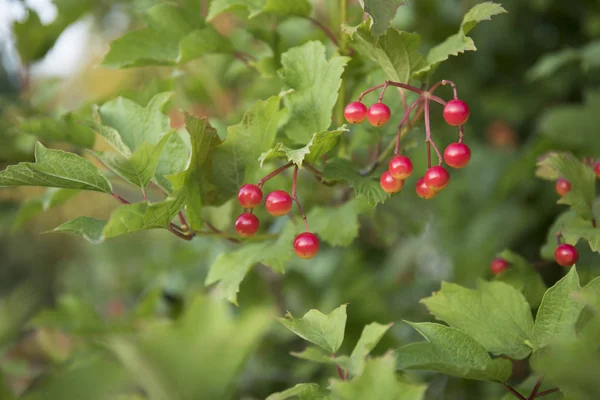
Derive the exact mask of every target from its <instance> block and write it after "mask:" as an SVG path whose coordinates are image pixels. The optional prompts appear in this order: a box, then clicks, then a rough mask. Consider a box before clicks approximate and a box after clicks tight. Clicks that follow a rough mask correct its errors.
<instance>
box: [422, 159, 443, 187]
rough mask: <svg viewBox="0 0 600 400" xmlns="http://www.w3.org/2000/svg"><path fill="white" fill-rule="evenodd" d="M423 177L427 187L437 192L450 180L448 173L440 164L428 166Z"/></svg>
mask: <svg viewBox="0 0 600 400" xmlns="http://www.w3.org/2000/svg"><path fill="white" fill-rule="evenodd" d="M423 178H425V183H426V184H427V186H428V187H430V188H432V189H433V190H435V191H438V192H439V191H440V190H442V189H444V188H445V187H446V186H448V182H450V174H449V173H448V171H447V170H446V168H444V167H442V166H441V165H436V166H433V167H431V168H429V169H428V170H427V172H425V176H424V177H423Z"/></svg>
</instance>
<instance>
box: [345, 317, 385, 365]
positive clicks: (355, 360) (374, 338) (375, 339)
mask: <svg viewBox="0 0 600 400" xmlns="http://www.w3.org/2000/svg"><path fill="white" fill-rule="evenodd" d="M392 325H393V324H387V325H382V324H378V323H377V322H373V323H370V324H369V325H366V326H365V327H364V328H363V331H362V333H361V334H360V338H359V339H358V342H357V343H356V346H354V350H352V354H350V365H351V367H350V368H349V372H350V373H351V374H353V375H360V374H362V372H363V370H364V367H365V360H366V357H367V356H368V355H369V353H371V351H372V350H373V349H374V348H375V346H377V344H378V343H379V341H380V340H381V338H382V337H383V335H385V333H386V332H387V331H388V330H389V329H390V328H391V327H392Z"/></svg>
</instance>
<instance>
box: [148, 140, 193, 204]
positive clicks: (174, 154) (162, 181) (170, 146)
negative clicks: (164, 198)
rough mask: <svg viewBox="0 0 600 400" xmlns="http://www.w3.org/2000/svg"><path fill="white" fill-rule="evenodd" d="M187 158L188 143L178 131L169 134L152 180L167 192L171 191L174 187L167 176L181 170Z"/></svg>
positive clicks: (188, 155)
mask: <svg viewBox="0 0 600 400" xmlns="http://www.w3.org/2000/svg"><path fill="white" fill-rule="evenodd" d="M189 159H190V145H189V144H188V143H187V142H186V141H185V140H184V139H183V138H182V137H181V135H180V134H179V132H176V133H175V134H174V135H170V136H169V140H167V143H166V144H165V148H164V149H163V152H162V153H161V155H160V157H159V159H158V164H157V165H156V171H155V173H154V180H153V182H154V183H156V184H157V185H159V186H160V187H162V188H163V189H164V190H165V191H167V192H168V193H173V191H174V189H173V187H172V185H171V182H170V181H169V179H168V178H167V177H169V176H172V175H177V174H179V173H180V172H183V171H184V170H185V169H186V168H187V167H188V161H189Z"/></svg>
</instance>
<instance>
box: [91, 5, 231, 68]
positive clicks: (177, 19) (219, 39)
mask: <svg viewBox="0 0 600 400" xmlns="http://www.w3.org/2000/svg"><path fill="white" fill-rule="evenodd" d="M144 19H145V22H146V25H147V26H146V27H145V28H143V29H140V30H137V31H133V32H129V33H127V34H125V35H123V36H121V37H120V38H118V39H116V40H115V41H113V42H112V43H111V46H110V51H109V52H108V54H107V55H106V56H105V57H104V61H103V62H102V65H103V66H105V67H111V68H127V67H139V66H145V65H176V64H182V63H185V62H187V61H190V60H193V59H195V58H198V57H201V56H203V55H205V54H209V53H230V52H231V51H232V50H233V49H232V45H231V43H230V42H229V40H228V39H227V38H225V37H224V36H222V35H221V34H219V33H218V32H217V31H216V30H215V28H214V27H213V26H212V25H208V24H206V23H205V22H204V21H202V19H201V18H200V14H199V13H195V12H188V10H186V9H185V8H183V7H178V6H176V5H174V4H168V3H162V4H157V5H155V6H154V7H152V8H150V9H149V10H148V11H147V13H146V14H145V15H144Z"/></svg>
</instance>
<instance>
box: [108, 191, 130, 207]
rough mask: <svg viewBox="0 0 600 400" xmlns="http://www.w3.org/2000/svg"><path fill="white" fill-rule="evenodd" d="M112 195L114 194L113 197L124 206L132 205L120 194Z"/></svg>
mask: <svg viewBox="0 0 600 400" xmlns="http://www.w3.org/2000/svg"><path fill="white" fill-rule="evenodd" d="M111 194H112V197H114V198H115V199H117V200H119V201H120V202H121V203H122V204H131V203H130V202H128V201H127V200H125V199H124V198H122V197H121V196H119V195H118V194H116V193H111Z"/></svg>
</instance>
